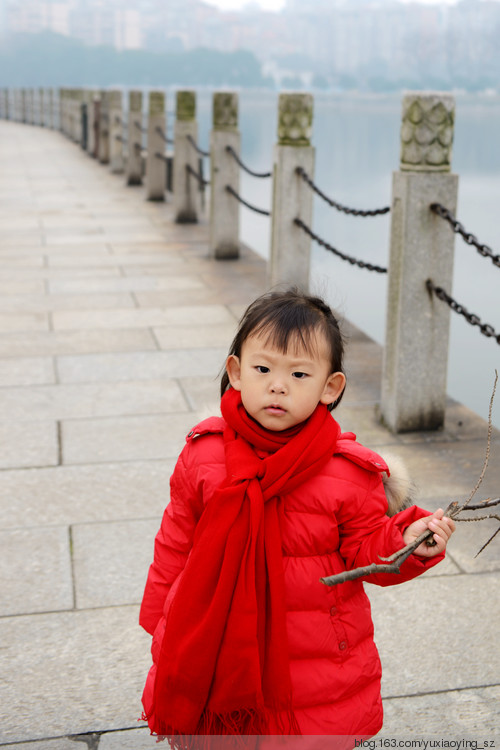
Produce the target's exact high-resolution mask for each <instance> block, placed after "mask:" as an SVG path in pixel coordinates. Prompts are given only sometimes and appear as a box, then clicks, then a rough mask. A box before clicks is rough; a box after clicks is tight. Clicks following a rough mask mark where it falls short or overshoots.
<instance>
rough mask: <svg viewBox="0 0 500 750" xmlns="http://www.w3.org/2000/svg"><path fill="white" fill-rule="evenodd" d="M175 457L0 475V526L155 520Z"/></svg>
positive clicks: (165, 497) (166, 497)
mask: <svg viewBox="0 0 500 750" xmlns="http://www.w3.org/2000/svg"><path fill="white" fill-rule="evenodd" d="M176 460H177V458H176V457H175V458H171V459H166V460H162V461H129V462H127V463H114V464H113V463H112V464H90V465H83V466H57V467H49V468H43V469H25V470H23V469H16V470H12V471H8V470H5V471H1V472H0V496H1V497H2V498H3V502H1V503H0V528H1V529H4V530H5V529H9V528H16V527H17V528H22V527H23V526H24V525H25V524H26V519H29V521H30V524H31V525H32V526H37V527H38V526H52V525H70V524H72V523H84V522H88V521H116V520H124V519H133V518H142V519H146V518H156V517H158V516H161V515H162V514H163V511H164V509H165V506H166V505H167V503H168V501H169V495H170V487H169V479H170V475H171V473H172V471H173V468H174V464H175V461H176Z"/></svg>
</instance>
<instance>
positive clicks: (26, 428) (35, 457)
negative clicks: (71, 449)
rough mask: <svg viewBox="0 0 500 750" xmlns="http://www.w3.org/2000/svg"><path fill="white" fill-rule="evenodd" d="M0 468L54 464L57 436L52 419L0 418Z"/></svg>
mask: <svg viewBox="0 0 500 750" xmlns="http://www.w3.org/2000/svg"><path fill="white" fill-rule="evenodd" d="M0 445H1V446H2V450H1V451H0V469H15V468H23V467H28V466H56V465H57V464H58V463H59V440H58V435H57V425H56V424H55V422H19V423H18V422H10V421H9V422H4V421H0Z"/></svg>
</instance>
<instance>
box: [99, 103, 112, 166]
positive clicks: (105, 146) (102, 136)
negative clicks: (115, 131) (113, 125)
mask: <svg viewBox="0 0 500 750" xmlns="http://www.w3.org/2000/svg"><path fill="white" fill-rule="evenodd" d="M97 158H98V159H99V161H100V163H101V164H109V99H108V92H107V91H101V108H100V111H99V153H98V155H97Z"/></svg>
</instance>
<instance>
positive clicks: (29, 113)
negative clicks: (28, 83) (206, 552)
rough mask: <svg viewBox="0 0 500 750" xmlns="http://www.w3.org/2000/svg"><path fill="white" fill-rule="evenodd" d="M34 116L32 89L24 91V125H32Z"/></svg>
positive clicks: (33, 93)
mask: <svg viewBox="0 0 500 750" xmlns="http://www.w3.org/2000/svg"><path fill="white" fill-rule="evenodd" d="M34 115H35V92H34V90H33V89H26V120H25V122H26V124H27V125H33V124H34V119H35V117H34Z"/></svg>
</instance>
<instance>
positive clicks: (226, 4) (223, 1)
mask: <svg viewBox="0 0 500 750" xmlns="http://www.w3.org/2000/svg"><path fill="white" fill-rule="evenodd" d="M399 1H400V2H415V0H399ZM205 2H208V3H209V4H210V5H216V6H217V7H218V8H221V9H223V10H232V9H234V8H243V6H245V5H247V4H248V2H249V0H205ZM252 2H254V3H256V4H257V5H260V6H261V8H264V9H265V10H280V9H281V8H283V7H284V5H285V0H252ZM416 2H420V3H426V4H428V5H429V4H435V5H436V4H440V3H446V4H448V5H451V4H453V3H455V2H456V0H416Z"/></svg>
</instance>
